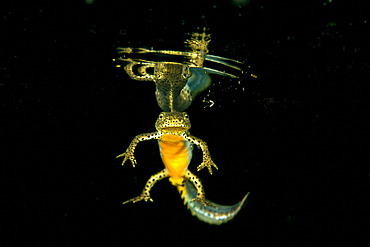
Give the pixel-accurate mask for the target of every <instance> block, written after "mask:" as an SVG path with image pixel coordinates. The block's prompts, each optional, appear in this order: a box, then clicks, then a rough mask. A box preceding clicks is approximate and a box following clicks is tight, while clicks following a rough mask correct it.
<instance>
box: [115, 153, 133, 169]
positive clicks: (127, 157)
mask: <svg viewBox="0 0 370 247" xmlns="http://www.w3.org/2000/svg"><path fill="white" fill-rule="evenodd" d="M120 157H124V159H123V161H122V165H124V164H125V162H126V160H127V159H129V160H130V161H131V164H132V166H133V167H135V165H136V159H135V156H134V153H133V152H130V151H128V150H126V152H124V153H122V154H120V155H118V156H117V157H116V158H120Z"/></svg>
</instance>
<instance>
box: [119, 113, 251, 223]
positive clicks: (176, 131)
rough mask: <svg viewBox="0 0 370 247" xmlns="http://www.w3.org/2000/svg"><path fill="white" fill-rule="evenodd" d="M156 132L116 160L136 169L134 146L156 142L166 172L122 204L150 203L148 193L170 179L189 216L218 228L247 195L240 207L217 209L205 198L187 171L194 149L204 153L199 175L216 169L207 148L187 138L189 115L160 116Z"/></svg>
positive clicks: (134, 143)
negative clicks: (163, 180) (185, 205)
mask: <svg viewBox="0 0 370 247" xmlns="http://www.w3.org/2000/svg"><path fill="white" fill-rule="evenodd" d="M155 128H156V130H157V131H155V132H151V133H145V134H140V135H137V136H136V137H135V138H134V139H133V140H132V141H131V144H130V145H129V147H128V148H127V149H126V151H125V152H124V153H122V154H120V155H118V156H117V158H119V157H123V158H124V159H123V161H122V165H124V164H125V162H126V161H128V160H130V161H131V164H132V166H133V167H135V165H136V164H137V161H136V159H135V156H134V151H135V148H136V146H137V144H138V143H139V142H141V141H147V140H152V139H156V140H158V144H159V150H160V155H161V158H162V161H163V163H164V166H165V169H163V170H162V171H160V172H158V173H157V174H155V175H153V176H151V177H150V178H149V180H148V181H147V183H146V185H145V187H144V189H143V191H142V193H141V194H140V195H139V196H137V197H135V198H133V199H130V200H128V201H125V202H123V204H126V203H129V202H133V203H135V202H139V201H142V200H144V201H153V200H152V198H151V197H150V190H151V189H152V187H153V186H154V184H155V183H156V182H158V181H159V180H162V179H163V178H169V181H170V182H171V184H172V185H174V186H176V187H177V189H178V191H179V193H180V194H181V197H182V198H183V199H184V203H185V204H187V205H188V208H189V209H190V210H191V212H192V214H193V215H195V216H196V217H198V218H199V219H200V220H201V221H204V222H207V223H209V224H217V225H219V224H222V223H225V222H227V221H229V220H231V219H232V218H234V217H235V215H236V214H237V213H238V212H239V210H240V209H241V208H242V206H243V204H244V203H245V202H246V198H247V197H248V195H249V193H248V194H246V195H245V196H244V198H243V199H242V200H241V201H240V202H239V203H237V204H235V205H232V206H222V205H218V204H215V203H213V202H210V201H208V200H207V199H206V198H205V193H204V189H203V186H202V183H201V181H200V179H199V178H198V177H197V176H195V175H194V174H193V173H192V172H190V170H189V169H188V166H189V164H190V161H191V158H192V154H193V145H197V146H199V147H200V148H201V150H202V152H203V162H202V163H201V164H200V165H199V166H198V167H197V170H198V171H199V170H201V169H203V168H205V167H207V168H208V171H209V173H210V174H212V167H214V168H216V169H218V168H217V166H216V165H215V164H214V162H213V161H212V159H211V156H210V153H209V150H208V146H207V144H206V143H205V142H204V141H202V140H201V139H199V138H197V137H194V136H192V135H191V134H190V132H189V129H190V128H191V123H190V120H189V116H188V114H187V113H185V112H176V111H173V112H162V113H160V115H159V117H158V119H157V121H156V124H155Z"/></svg>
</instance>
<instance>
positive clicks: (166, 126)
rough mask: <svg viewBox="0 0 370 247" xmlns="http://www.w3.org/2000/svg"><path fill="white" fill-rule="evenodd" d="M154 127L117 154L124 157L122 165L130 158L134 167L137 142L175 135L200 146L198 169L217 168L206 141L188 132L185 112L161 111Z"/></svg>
mask: <svg viewBox="0 0 370 247" xmlns="http://www.w3.org/2000/svg"><path fill="white" fill-rule="evenodd" d="M155 127H156V129H157V131H156V132H152V133H145V134H140V135H137V136H135V138H134V139H133V140H132V141H131V143H130V146H129V147H128V148H127V149H126V151H125V152H124V153H122V154H120V155H118V156H117V158H119V157H124V158H123V161H122V165H124V164H125V162H126V161H127V160H130V161H131V164H132V166H133V167H135V165H136V164H137V162H136V159H135V156H134V152H135V148H136V146H137V144H138V143H139V142H141V141H148V140H152V139H158V140H159V141H161V140H163V139H164V140H165V139H166V137H169V136H170V137H174V136H175V137H176V136H177V137H178V139H179V141H187V142H190V143H191V144H195V145H197V146H199V147H200V148H201V150H202V152H203V162H202V163H201V164H200V165H199V166H198V168H197V170H198V171H200V170H201V169H203V168H205V167H207V168H208V171H209V173H210V174H212V166H213V167H214V168H216V169H218V168H217V166H216V164H215V163H214V162H213V161H212V159H211V155H210V153H209V150H208V146H207V143H206V142H204V141H202V140H201V139H199V138H197V137H194V136H192V135H191V134H190V132H189V129H190V127H191V124H190V120H189V116H188V114H187V113H185V112H162V113H161V114H160V115H159V117H158V119H157V122H156V124H155Z"/></svg>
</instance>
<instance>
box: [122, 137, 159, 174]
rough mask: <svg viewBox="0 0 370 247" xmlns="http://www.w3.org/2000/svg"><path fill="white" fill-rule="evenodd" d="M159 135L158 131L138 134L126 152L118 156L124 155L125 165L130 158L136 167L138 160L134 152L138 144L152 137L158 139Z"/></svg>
mask: <svg viewBox="0 0 370 247" xmlns="http://www.w3.org/2000/svg"><path fill="white" fill-rule="evenodd" d="M158 137H159V136H158V133H157V132H152V133H144V134H140V135H137V136H135V137H134V139H133V140H132V141H131V143H130V146H128V148H127V149H126V151H125V152H124V153H122V154H120V155H118V156H117V157H116V158H120V157H124V159H123V161H122V165H124V164H125V162H126V161H127V159H129V160H130V161H131V164H132V166H133V167H135V165H136V163H137V162H136V159H135V156H134V152H135V148H136V146H137V144H138V143H139V142H141V141H147V140H151V139H158Z"/></svg>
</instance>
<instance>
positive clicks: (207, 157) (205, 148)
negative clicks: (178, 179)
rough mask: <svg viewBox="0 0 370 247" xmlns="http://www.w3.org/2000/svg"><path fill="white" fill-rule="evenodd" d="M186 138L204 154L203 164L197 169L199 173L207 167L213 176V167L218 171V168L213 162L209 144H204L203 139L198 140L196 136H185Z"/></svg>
mask: <svg viewBox="0 0 370 247" xmlns="http://www.w3.org/2000/svg"><path fill="white" fill-rule="evenodd" d="M184 138H185V139H186V140H187V141H189V142H191V143H193V144H195V145H197V146H199V147H200V148H201V149H202V152H203V162H202V163H201V164H200V165H199V166H198V167H197V171H200V170H201V169H203V168H204V167H207V168H208V171H209V173H210V174H211V175H212V166H214V167H215V168H216V169H217V170H218V167H217V166H216V164H215V163H214V162H213V161H212V158H211V154H210V153H209V150H208V146H207V143H206V142H204V141H202V140H201V139H199V138H196V137H194V136H192V135H190V134H185V135H184Z"/></svg>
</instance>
